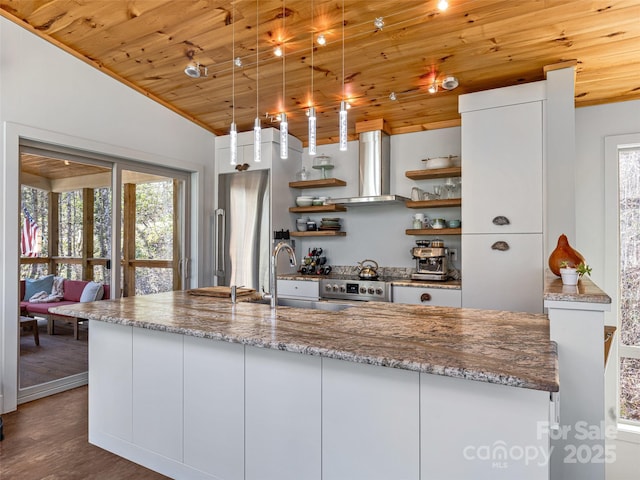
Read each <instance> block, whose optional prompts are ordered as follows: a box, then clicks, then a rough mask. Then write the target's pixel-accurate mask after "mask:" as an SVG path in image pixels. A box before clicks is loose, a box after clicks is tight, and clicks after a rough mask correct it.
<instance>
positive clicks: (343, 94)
mask: <svg viewBox="0 0 640 480" xmlns="http://www.w3.org/2000/svg"><path fill="white" fill-rule="evenodd" d="M345 98H346V95H345V91H344V0H342V100H345Z"/></svg>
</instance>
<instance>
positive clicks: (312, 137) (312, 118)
mask: <svg viewBox="0 0 640 480" xmlns="http://www.w3.org/2000/svg"><path fill="white" fill-rule="evenodd" d="M308 115H309V155H315V154H316V109H315V107H314V106H313V1H312V2H311V105H310V106H309V112H308Z"/></svg>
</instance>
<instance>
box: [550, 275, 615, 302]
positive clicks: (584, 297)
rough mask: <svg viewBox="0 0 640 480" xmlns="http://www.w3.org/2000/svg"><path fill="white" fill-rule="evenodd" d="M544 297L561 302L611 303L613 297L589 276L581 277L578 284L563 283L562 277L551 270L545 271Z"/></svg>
mask: <svg viewBox="0 0 640 480" xmlns="http://www.w3.org/2000/svg"><path fill="white" fill-rule="evenodd" d="M544 299H545V300H555V301H560V302H585V303H611V297H610V296H609V295H607V294H606V293H605V292H603V291H602V290H601V289H600V288H599V287H598V286H597V285H596V284H595V283H593V282H592V281H591V279H590V278H589V277H585V276H583V277H582V278H580V280H578V285H563V284H562V279H561V278H560V277H556V276H555V275H554V274H553V272H551V271H550V270H547V271H546V272H545V278H544Z"/></svg>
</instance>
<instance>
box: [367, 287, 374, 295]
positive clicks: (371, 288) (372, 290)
mask: <svg viewBox="0 0 640 480" xmlns="http://www.w3.org/2000/svg"><path fill="white" fill-rule="evenodd" d="M368 291H369V295H373V292H374V289H373V287H369V290H368Z"/></svg>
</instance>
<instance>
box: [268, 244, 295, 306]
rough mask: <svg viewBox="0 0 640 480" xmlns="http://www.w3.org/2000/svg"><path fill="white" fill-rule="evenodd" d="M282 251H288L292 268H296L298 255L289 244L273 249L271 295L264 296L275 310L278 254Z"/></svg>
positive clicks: (270, 281) (276, 304)
mask: <svg viewBox="0 0 640 480" xmlns="http://www.w3.org/2000/svg"><path fill="white" fill-rule="evenodd" d="M280 250H286V251H287V253H288V254H289V264H290V265H291V266H292V267H295V266H296V254H295V252H294V251H293V248H291V245H289V244H288V243H287V242H279V243H278V244H277V245H276V246H275V247H274V249H273V253H272V254H271V277H270V278H269V283H270V285H269V290H270V293H267V294H265V295H264V298H268V299H270V300H271V302H270V303H271V308H272V309H275V308H276V307H277V306H278V271H277V270H278V269H277V264H278V254H279V253H280Z"/></svg>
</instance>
